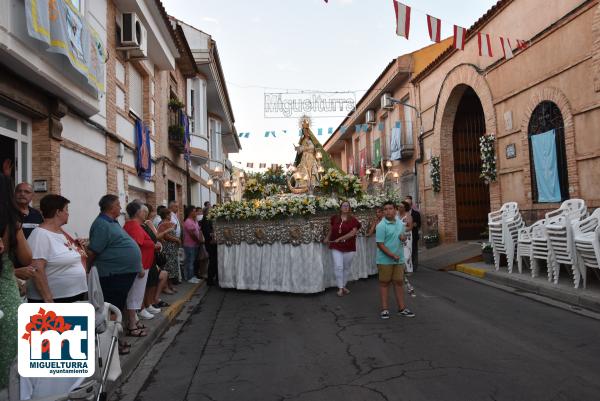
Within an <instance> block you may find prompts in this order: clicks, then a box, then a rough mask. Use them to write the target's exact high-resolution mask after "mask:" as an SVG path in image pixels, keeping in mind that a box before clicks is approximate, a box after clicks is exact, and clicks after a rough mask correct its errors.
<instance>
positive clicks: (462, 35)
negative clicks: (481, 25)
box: [392, 0, 528, 59]
mask: <svg viewBox="0 0 600 401" xmlns="http://www.w3.org/2000/svg"><path fill="white" fill-rule="evenodd" d="M392 1H393V3H394V12H395V17H396V34H397V35H398V36H402V37H405V38H406V39H408V38H409V36H410V24H411V14H412V11H417V12H419V13H422V14H424V15H425V17H426V21H427V29H428V32H429V38H430V39H431V41H433V42H440V41H441V30H442V21H441V19H439V18H437V17H434V16H432V15H431V14H429V13H426V12H425V11H423V10H420V9H418V8H414V7H411V6H408V5H406V4H403V3H401V2H399V1H398V0H392ZM446 22H447V23H448V21H446ZM467 34H468V30H467V29H466V28H463V27H461V26H460V25H457V24H454V38H453V47H454V48H455V49H458V50H464V49H465V43H466V37H467ZM477 35H478V49H479V54H480V56H482V57H483V56H485V57H493V55H494V50H493V48H494V45H493V43H494V40H495V38H499V41H500V46H501V48H502V51H503V54H504V57H505V58H506V59H511V58H512V57H514V50H515V49H514V48H513V47H512V45H508V44H507V42H506V41H505V39H506V36H495V35H492V34H489V33H485V32H477ZM492 39H494V40H492ZM506 40H508V39H506ZM495 43H497V42H495ZM516 43H517V46H516V49H519V50H524V49H526V48H527V47H528V42H527V41H524V40H516ZM508 47H510V50H508V49H507V48H508Z"/></svg>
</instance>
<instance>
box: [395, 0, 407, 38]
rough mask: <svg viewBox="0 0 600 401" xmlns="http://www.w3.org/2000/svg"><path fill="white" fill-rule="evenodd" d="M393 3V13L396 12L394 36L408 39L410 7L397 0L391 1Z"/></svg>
mask: <svg viewBox="0 0 600 401" xmlns="http://www.w3.org/2000/svg"><path fill="white" fill-rule="evenodd" d="M393 2H394V11H395V12H396V35H398V36H403V37H405V38H406V39H408V34H409V32H410V7H409V6H407V5H404V4H402V3H400V2H399V1H397V0H393Z"/></svg>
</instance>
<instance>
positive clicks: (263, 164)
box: [258, 163, 267, 168]
mask: <svg viewBox="0 0 600 401" xmlns="http://www.w3.org/2000/svg"><path fill="white" fill-rule="evenodd" d="M258 168H267V163H260V164H259V165H258Z"/></svg>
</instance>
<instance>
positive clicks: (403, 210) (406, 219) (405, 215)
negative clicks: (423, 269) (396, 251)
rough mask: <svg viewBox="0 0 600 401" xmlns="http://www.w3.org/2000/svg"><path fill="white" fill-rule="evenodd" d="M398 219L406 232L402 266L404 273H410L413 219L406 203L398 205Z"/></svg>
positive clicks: (411, 268) (411, 267)
mask: <svg viewBox="0 0 600 401" xmlns="http://www.w3.org/2000/svg"><path fill="white" fill-rule="evenodd" d="M398 218H399V219H400V221H402V222H403V223H404V228H405V231H406V234H405V235H406V241H404V244H403V245H404V265H405V266H406V272H408V273H412V271H413V266H412V258H411V255H412V236H411V232H412V227H413V219H412V216H411V214H410V206H409V205H408V203H406V202H404V201H403V202H400V204H399V205H398Z"/></svg>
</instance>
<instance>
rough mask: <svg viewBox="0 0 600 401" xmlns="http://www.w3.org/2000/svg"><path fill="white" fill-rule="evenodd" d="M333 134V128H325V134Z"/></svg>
mask: <svg viewBox="0 0 600 401" xmlns="http://www.w3.org/2000/svg"><path fill="white" fill-rule="evenodd" d="M332 134H333V128H331V127H329V128H328V129H327V135H332Z"/></svg>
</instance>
